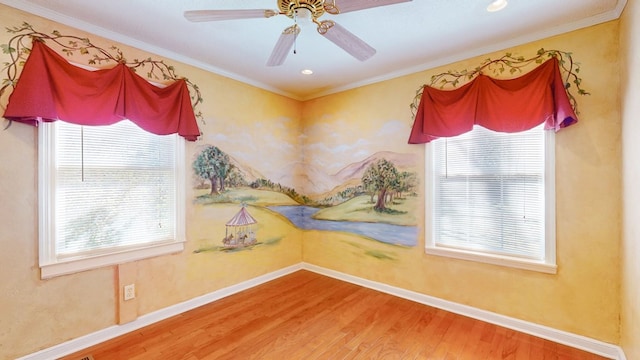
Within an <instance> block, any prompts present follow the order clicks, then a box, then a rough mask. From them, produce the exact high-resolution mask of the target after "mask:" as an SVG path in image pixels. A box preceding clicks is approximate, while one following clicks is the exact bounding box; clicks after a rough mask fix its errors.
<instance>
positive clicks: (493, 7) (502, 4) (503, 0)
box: [487, 0, 509, 12]
mask: <svg viewBox="0 0 640 360" xmlns="http://www.w3.org/2000/svg"><path fill="white" fill-rule="evenodd" d="M508 4H509V3H508V1H507V0H494V1H493V2H491V4H489V6H487V11H488V12H496V11H500V10H502V9H504V8H506V7H507V5H508Z"/></svg>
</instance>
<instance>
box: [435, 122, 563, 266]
mask: <svg viewBox="0 0 640 360" xmlns="http://www.w3.org/2000/svg"><path fill="white" fill-rule="evenodd" d="M544 134H545V138H544V141H545V150H544V151H545V176H544V184H545V199H544V202H545V239H544V240H545V250H544V252H545V254H544V259H543V260H530V259H525V258H519V257H514V256H506V255H498V254H492V253H488V252H482V251H473V250H463V249H457V248H451V247H445V246H439V245H438V244H436V242H435V234H434V226H433V214H434V210H435V209H434V201H433V199H434V197H433V194H434V181H433V177H434V176H435V175H434V171H433V166H434V163H433V156H434V155H433V151H432V146H433V145H432V144H431V143H428V144H426V147H425V198H426V199H425V252H426V253H427V254H429V255H436V256H444V257H450V258H455V259H461V260H468V261H476V262H480V263H487V264H493V265H500V266H506V267H512V268H518V269H524V270H532V271H538V272H543V273H549V274H556V273H557V269H558V267H557V264H556V193H555V133H554V132H553V131H551V130H545V131H544ZM436 141H438V140H436Z"/></svg>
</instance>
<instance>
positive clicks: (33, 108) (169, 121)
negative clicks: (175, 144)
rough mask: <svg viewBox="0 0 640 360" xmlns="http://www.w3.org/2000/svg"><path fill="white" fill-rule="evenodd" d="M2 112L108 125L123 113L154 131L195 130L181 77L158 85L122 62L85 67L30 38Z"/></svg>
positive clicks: (22, 118)
mask: <svg viewBox="0 0 640 360" xmlns="http://www.w3.org/2000/svg"><path fill="white" fill-rule="evenodd" d="M4 117H5V118H7V119H9V120H12V121H18V122H23V123H28V124H31V125H38V123H39V122H40V121H55V120H62V121H66V122H69V123H73V124H79V125H110V124H114V123H116V122H118V121H121V120H123V119H129V120H131V121H132V122H133V123H135V124H137V125H138V126H139V127H140V128H142V129H144V130H146V131H148V132H151V133H154V134H158V135H167V134H174V133H178V134H179V135H181V136H183V137H184V138H185V139H187V140H190V141H194V140H196V139H197V138H198V136H200V130H199V129H198V124H197V121H196V117H195V114H194V112H193V107H192V106H191V100H190V97H189V89H188V88H187V85H186V82H185V81H184V80H180V81H176V82H174V83H172V84H170V85H168V86H167V87H164V88H160V87H157V86H154V85H152V84H150V83H149V82H148V81H146V80H145V79H143V78H142V77H140V76H138V75H137V74H136V73H135V72H133V70H131V69H130V68H128V67H127V66H126V65H125V64H118V65H117V66H116V67H114V68H111V69H102V70H96V71H90V70H86V69H82V68H79V67H77V66H74V65H72V64H70V63H68V62H67V61H66V60H65V59H64V58H63V57H62V56H60V55H58V54H57V53H56V52H55V51H53V50H51V49H50V48H48V47H47V46H46V45H45V44H43V43H42V42H40V41H34V42H33V47H32V49H31V54H29V58H28V59H27V61H26V62H25V65H24V68H23V70H22V73H21V74H20V80H19V81H18V83H17V84H16V87H15V89H14V90H13V93H12V94H11V96H10V97H9V104H8V105H7V109H6V111H5V113H4Z"/></svg>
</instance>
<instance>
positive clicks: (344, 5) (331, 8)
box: [324, 0, 411, 15]
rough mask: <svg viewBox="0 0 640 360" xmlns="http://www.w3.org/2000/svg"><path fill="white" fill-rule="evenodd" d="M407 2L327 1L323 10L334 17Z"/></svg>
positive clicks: (405, 0)
mask: <svg viewBox="0 0 640 360" xmlns="http://www.w3.org/2000/svg"><path fill="white" fill-rule="evenodd" d="M409 1H411V0H328V1H325V4H324V10H325V11H326V12H328V13H329V14H333V15H336V14H341V13H346V12H350V11H357V10H363V9H369V8H373V7H378V6H386V5H393V4H399V3H403V2H409Z"/></svg>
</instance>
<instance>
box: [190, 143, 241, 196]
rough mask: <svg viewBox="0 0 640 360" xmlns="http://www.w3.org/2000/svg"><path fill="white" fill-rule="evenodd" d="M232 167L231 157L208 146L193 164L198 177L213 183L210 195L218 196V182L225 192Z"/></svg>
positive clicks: (221, 189)
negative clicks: (226, 181)
mask: <svg viewBox="0 0 640 360" xmlns="http://www.w3.org/2000/svg"><path fill="white" fill-rule="evenodd" d="M231 169H232V165H231V163H230V161H229V155H227V154H226V153H225V152H223V151H222V150H220V149H219V148H218V147H216V146H211V145H209V146H207V147H206V148H205V149H204V150H202V152H200V154H199V155H198V157H197V158H196V160H195V161H194V162H193V171H194V172H195V174H196V175H197V176H200V177H201V178H203V179H206V180H209V181H210V182H211V192H210V195H214V194H218V193H219V191H218V182H219V183H220V188H219V189H220V191H224V190H225V180H226V178H227V177H228V176H229V174H230V172H231Z"/></svg>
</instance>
